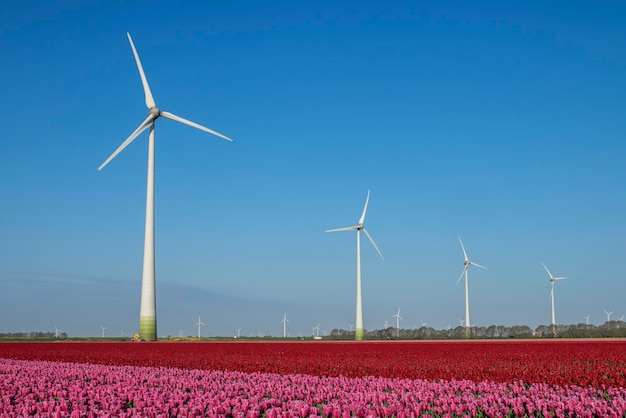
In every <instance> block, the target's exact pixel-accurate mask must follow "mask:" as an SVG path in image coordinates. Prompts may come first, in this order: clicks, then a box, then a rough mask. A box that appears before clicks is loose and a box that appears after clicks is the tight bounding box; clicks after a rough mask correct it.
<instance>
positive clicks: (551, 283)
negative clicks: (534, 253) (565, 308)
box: [541, 262, 567, 337]
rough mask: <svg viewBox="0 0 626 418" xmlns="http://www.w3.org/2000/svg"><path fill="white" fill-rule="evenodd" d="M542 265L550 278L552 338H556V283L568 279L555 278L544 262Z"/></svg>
mask: <svg viewBox="0 0 626 418" xmlns="http://www.w3.org/2000/svg"><path fill="white" fill-rule="evenodd" d="M541 265H542V266H543V268H544V269H546V272H547V273H548V276H550V300H551V301H552V323H551V324H550V327H551V328H552V336H554V337H556V318H555V316H554V282H556V281H557V280H565V279H567V277H554V276H553V275H552V273H551V272H550V270H548V267H546V265H545V264H543V262H542V263H541Z"/></svg>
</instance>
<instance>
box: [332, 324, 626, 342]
mask: <svg viewBox="0 0 626 418" xmlns="http://www.w3.org/2000/svg"><path fill="white" fill-rule="evenodd" d="M365 338H366V339H368V340H461V339H465V338H466V337H465V327H461V326H457V327H456V328H450V329H443V330H437V329H434V328H432V327H427V326H422V327H419V328H412V329H402V328H401V329H397V328H395V327H389V328H386V329H377V330H372V331H368V330H365ZM471 338H476V339H504V338H554V335H553V330H552V327H551V326H550V325H539V326H538V327H537V328H535V329H534V330H533V329H532V328H530V327H529V326H528V325H513V326H510V327H508V326H505V325H490V326H488V327H471ZM556 338H626V322H624V321H607V322H605V323H604V324H602V325H599V326H596V325H592V324H589V325H587V324H584V323H582V324H572V325H557V326H556ZM330 339H335V340H352V339H354V331H347V330H345V329H333V330H332V332H331V333H330Z"/></svg>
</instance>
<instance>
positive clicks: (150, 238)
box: [98, 33, 232, 341]
mask: <svg viewBox="0 0 626 418" xmlns="http://www.w3.org/2000/svg"><path fill="white" fill-rule="evenodd" d="M126 35H127V36H128V41H129V42H130V47H131V48H132V50H133V55H134V56H135V61H136V63H137V69H138V70H139V76H140V77H141V83H142V85H143V90H144V95H145V102H146V107H147V108H148V109H149V112H148V117H147V118H146V119H145V120H144V121H143V122H142V123H141V124H140V125H139V127H137V129H135V131H134V132H133V133H132V134H131V135H130V136H129V137H128V138H127V139H126V140H125V141H124V142H122V144H121V145H120V146H119V147H118V148H117V149H116V150H115V151H114V152H113V154H111V155H110V156H109V158H107V159H106V160H105V161H104V162H103V163H102V165H100V167H98V170H102V169H103V168H104V167H105V166H106V165H107V164H108V163H109V162H110V161H111V160H112V159H113V158H115V157H116V156H117V154H119V153H120V152H122V151H123V150H124V148H126V147H127V146H128V145H129V144H130V143H131V142H133V141H134V140H135V138H137V137H138V136H139V134H141V133H142V132H143V131H145V130H146V129H148V128H149V129H150V135H149V141H148V182H147V191H146V225H145V235H144V251H143V273H142V280H141V306H140V313H139V335H140V337H141V339H143V340H148V341H152V340H156V339H157V322H156V291H155V273H154V270H155V268H154V264H155V262H154V130H155V124H156V120H157V119H158V118H159V117H161V116H162V117H164V118H165V119H170V120H173V121H175V122H179V123H182V124H184V125H187V126H191V127H192V128H196V129H199V130H201V131H204V132H207V133H210V134H212V135H215V136H218V137H220V138H223V139H225V140H227V141H232V139H230V138H228V137H227V136H224V135H222V134H220V133H219V132H216V131H214V130H211V129H209V128H207V127H205V126H202V125H199V124H197V123H195V122H192V121H190V120H187V119H184V118H181V117H180V116H176V115H175V114H173V113H170V112H166V111H162V110H161V109H159V108H158V107H157V105H156V103H155V101H154V97H153V96H152V92H151V91H150V86H149V85H148V80H147V79H146V75H145V74H144V71H143V66H142V65H141V61H140V60H139V55H138V54H137V50H136V49H135V44H134V43H133V40H132V38H131V37H130V33H126Z"/></svg>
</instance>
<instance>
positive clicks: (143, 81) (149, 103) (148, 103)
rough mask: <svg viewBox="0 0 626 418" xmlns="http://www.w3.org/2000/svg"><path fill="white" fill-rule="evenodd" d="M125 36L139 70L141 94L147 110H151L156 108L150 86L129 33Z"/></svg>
mask: <svg viewBox="0 0 626 418" xmlns="http://www.w3.org/2000/svg"><path fill="white" fill-rule="evenodd" d="M126 36H128V41H129V42H130V47H131V48H132V50H133V55H134V56H135V62H136V63H137V69H138V70H139V76H140V77H141V84H142V85H143V92H144V94H145V96H146V107H147V108H148V109H152V108H153V107H155V106H156V104H155V103H154V98H153V97H152V92H151V91H150V86H149V85H148V80H147V79H146V74H145V73H144V72H143V66H142V65H141V60H140V59H139V54H138V53H137V49H135V44H134V43H133V38H131V37H130V33H128V32H126Z"/></svg>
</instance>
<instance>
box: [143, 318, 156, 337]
mask: <svg viewBox="0 0 626 418" xmlns="http://www.w3.org/2000/svg"><path fill="white" fill-rule="evenodd" d="M139 338H141V339H142V340H144V341H156V339H157V325H156V316H140V317H139Z"/></svg>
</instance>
